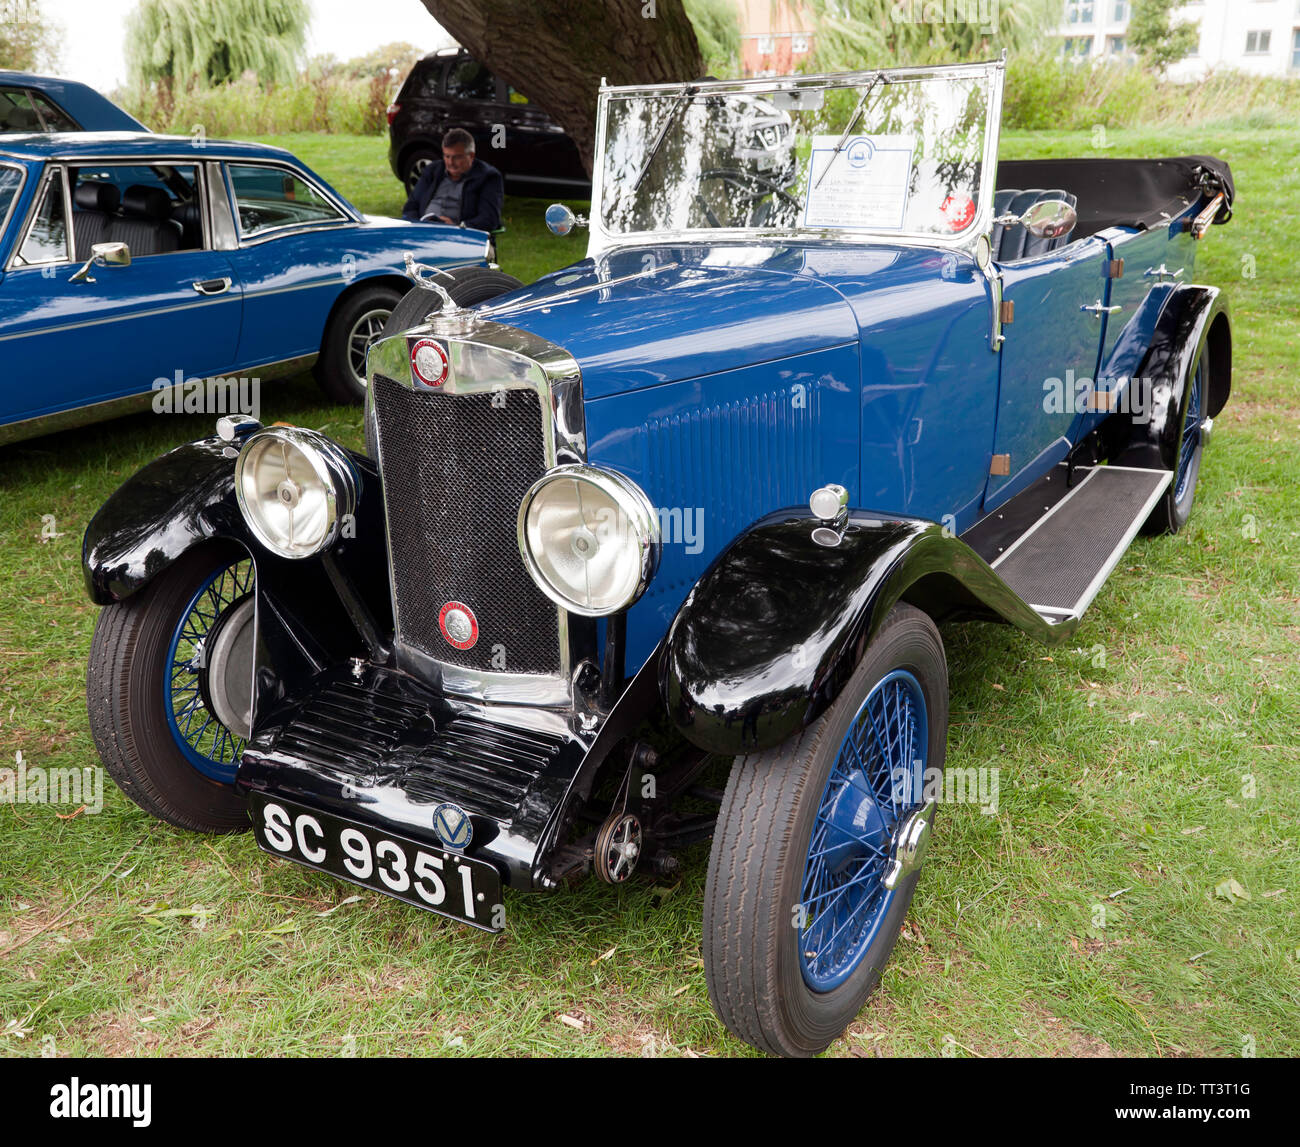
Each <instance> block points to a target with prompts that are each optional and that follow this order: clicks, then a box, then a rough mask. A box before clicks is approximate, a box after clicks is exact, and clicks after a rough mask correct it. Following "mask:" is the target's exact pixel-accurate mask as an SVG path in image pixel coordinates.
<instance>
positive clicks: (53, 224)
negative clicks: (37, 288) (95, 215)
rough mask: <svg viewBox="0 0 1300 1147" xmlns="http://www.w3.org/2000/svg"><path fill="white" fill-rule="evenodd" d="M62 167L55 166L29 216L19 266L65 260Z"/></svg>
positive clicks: (66, 252)
mask: <svg viewBox="0 0 1300 1147" xmlns="http://www.w3.org/2000/svg"><path fill="white" fill-rule="evenodd" d="M63 180H64V175H63V169H62V168H57V169H56V170H55V171H54V172H53V173H52V174H51V175H50V177H49V178H47V179H46V181H45V186H44V187H43V188H42V189H41V198H40V202H39V203H38V204H37V206H36V211H35V213H34V214H33V215H32V220H31V223H30V224H29V225H28V228H27V234H26V236H24V238H23V245H22V247H21V248H20V249H19V251H18V259H17V262H18V264H19V265H20V266H26V267H31V266H35V265H36V264H38V263H64V262H68V261H69V260H70V259H71V255H70V254H69V252H68V217H67V213H66V211H65V203H64V194H63V192H64V188H63Z"/></svg>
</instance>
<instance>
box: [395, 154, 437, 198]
mask: <svg viewBox="0 0 1300 1147" xmlns="http://www.w3.org/2000/svg"><path fill="white" fill-rule="evenodd" d="M441 158H442V153H441V152H440V151H435V150H434V149H433V148H431V147H417V148H414V149H413V150H412V151H409V152H407V154H406V155H404V156H402V183H404V184H405V185H406V194H407V195H410V194H411V192H412V191H414V190H415V185H416V184H417V183H418V182H419V181H420V176H421V175H423V174H424V169H425V168H426V167H428V166H429V164H431V163H437V162H438V160H440V159H441Z"/></svg>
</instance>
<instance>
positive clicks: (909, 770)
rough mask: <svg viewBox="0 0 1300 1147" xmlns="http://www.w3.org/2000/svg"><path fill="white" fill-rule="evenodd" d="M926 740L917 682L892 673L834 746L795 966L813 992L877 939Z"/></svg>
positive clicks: (919, 786) (914, 805)
mask: <svg viewBox="0 0 1300 1147" xmlns="http://www.w3.org/2000/svg"><path fill="white" fill-rule="evenodd" d="M928 734H929V728H928V725H927V722H926V710H925V694H924V693H923V691H922V689H921V683H920V682H919V681H917V679H916V677H915V676H914V675H913V674H912V673H910V672H909V671H908V670H906V669H895V670H894V671H893V672H892V673H889V674H888V675H886V676H885V678H884V679H883V680H881V681H880V682H879V683H877V684H876V686H875V687H874V688H873V689H872V690H871V692H870V693H869V694H868V695H867V699H866V700H865V701H863V702H862V707H861V708H860V709H859V710H858V712H857V715H856V716H855V717H854V718H853V722H852V724H851V725H850V726H849V731H848V733H847V734H845V737H844V740H843V741H842V742H841V743H840V750H839V755H838V756H837V757H836V759H835V763H834V764H833V765H832V767H831V775H830V778H829V779H828V780H827V782H826V788H825V789H824V790H823V792H822V798H821V804H820V805H819V806H818V809H817V820H816V824H815V826H814V828H813V835H812V840H811V841H810V842H809V846H808V855H807V858H806V859H805V861H804V873H803V893H802V897H801V900H800V903H801V904H802V906H803V913H802V916H803V920H802V923H803V925H804V926H803V929H802V931H801V933H800V935H801V939H800V941H799V964H800V967H801V969H802V971H803V978H804V982H805V983H806V984H808V986H809V987H811V988H812V989H813V990H814V991H817V992H829V991H830V990H831V989H833V988H837V987H839V986H840V984H842V983H844V981H845V980H847V979H848V978H849V976H851V975H852V974H853V970H854V969H855V968H856V967H857V966H858V964H859V963H860V962H861V961H862V960H863V959H864V958H865V957H866V955H867V953H868V952H869V951H870V949H871V945H872V943H873V942H874V941H875V940H876V939H877V938H878V937H879V936H880V926H881V924H882V923H883V922H884V920H885V918H886V916H888V914H889V906H890V903H891V902H892V901H893V898H894V890H893V889H892V888H890V887H887V885H886V877H887V875H888V871H889V867H890V865H891V864H892V863H893V856H892V845H893V841H894V837H895V835H896V834H897V833H898V829H899V825H900V823H901V822H902V821H903V820H904V819H905V818H906V817H907V816H908V814H909V813H911V812H913V811H914V810H916V809H920V808H921V807H922V802H921V797H922V796H923V794H924V784H925V757H926V747H927V740H928Z"/></svg>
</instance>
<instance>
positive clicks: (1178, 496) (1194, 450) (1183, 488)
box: [1142, 355, 1209, 534]
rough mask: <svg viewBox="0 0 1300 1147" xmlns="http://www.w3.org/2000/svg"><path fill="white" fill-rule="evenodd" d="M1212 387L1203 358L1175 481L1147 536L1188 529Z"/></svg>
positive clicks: (1182, 422)
mask: <svg viewBox="0 0 1300 1147" xmlns="http://www.w3.org/2000/svg"><path fill="white" fill-rule="evenodd" d="M1208 383H1209V380H1208V377H1207V375H1206V367H1205V356H1204V355H1202V356H1201V359H1200V361H1199V362H1197V364H1196V369H1195V370H1194V371H1193V372H1192V379H1191V383H1190V385H1189V386H1188V387H1187V391H1186V393H1185V394H1184V396H1183V405H1182V409H1181V410H1180V411H1179V412H1178V425H1179V426H1180V427H1181V430H1180V432H1179V438H1178V458H1177V462H1176V464H1175V468H1174V479H1173V481H1172V482H1170V483H1169V488H1168V489H1167V490H1166V491H1165V493H1164V496H1163V497H1162V498H1161V499H1160V501H1159V502H1157V503H1156V506H1155V509H1153V510H1152V511H1151V514H1150V516H1149V517H1148V518H1147V520H1146V523H1145V524H1144V525H1143V527H1142V532H1143V533H1145V534H1176V533H1177V532H1178V531H1179V530H1181V529H1182V528H1183V527H1184V526H1185V525H1187V519H1188V518H1189V517H1191V514H1192V502H1193V501H1195V499H1196V480H1197V478H1198V477H1199V476H1200V473H1201V455H1202V453H1203V451H1204V445H1205V444H1204V442H1203V440H1202V436H1201V423H1202V422H1204V421H1205V407H1206V402H1207V400H1208V397H1209V385H1208Z"/></svg>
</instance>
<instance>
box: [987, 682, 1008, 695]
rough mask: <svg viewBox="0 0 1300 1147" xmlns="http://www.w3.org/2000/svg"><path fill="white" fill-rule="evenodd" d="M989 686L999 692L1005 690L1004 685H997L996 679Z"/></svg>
mask: <svg viewBox="0 0 1300 1147" xmlns="http://www.w3.org/2000/svg"><path fill="white" fill-rule="evenodd" d="M989 688H990V689H996V690H997V691H998V692H999V693H1005V692H1006V688H1005V687H1004V686H1002V685H999V684H998V683H997V682H996V681H995V682H994V683H993V684H992V685H990V686H989Z"/></svg>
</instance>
